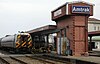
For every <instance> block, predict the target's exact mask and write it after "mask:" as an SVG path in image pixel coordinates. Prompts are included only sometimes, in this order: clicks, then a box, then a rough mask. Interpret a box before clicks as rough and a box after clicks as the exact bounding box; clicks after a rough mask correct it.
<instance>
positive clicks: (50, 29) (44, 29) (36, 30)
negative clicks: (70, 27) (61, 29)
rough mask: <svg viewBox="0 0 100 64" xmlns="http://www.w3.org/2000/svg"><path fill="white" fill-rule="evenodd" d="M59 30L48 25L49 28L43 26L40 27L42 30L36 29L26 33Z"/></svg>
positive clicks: (54, 26)
mask: <svg viewBox="0 0 100 64" xmlns="http://www.w3.org/2000/svg"><path fill="white" fill-rule="evenodd" d="M56 28H57V26H56V25H47V26H43V27H40V28H36V29H33V30H29V31H26V32H27V33H31V34H32V33H34V34H36V33H38V34H39V33H43V32H44V33H46V32H50V31H52V30H55V29H56Z"/></svg>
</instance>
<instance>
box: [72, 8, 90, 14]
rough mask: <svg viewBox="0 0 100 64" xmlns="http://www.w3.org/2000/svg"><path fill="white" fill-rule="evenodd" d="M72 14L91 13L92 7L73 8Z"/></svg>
mask: <svg viewBox="0 0 100 64" xmlns="http://www.w3.org/2000/svg"><path fill="white" fill-rule="evenodd" d="M72 13H85V14H89V13H90V6H72Z"/></svg>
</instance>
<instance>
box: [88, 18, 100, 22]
mask: <svg viewBox="0 0 100 64" xmlns="http://www.w3.org/2000/svg"><path fill="white" fill-rule="evenodd" d="M88 21H100V20H99V19H96V18H89V19H88Z"/></svg>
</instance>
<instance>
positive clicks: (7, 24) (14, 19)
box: [0, 0, 100, 37]
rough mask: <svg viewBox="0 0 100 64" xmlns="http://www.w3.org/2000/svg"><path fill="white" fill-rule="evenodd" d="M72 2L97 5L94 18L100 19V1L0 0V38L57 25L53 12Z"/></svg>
mask: <svg viewBox="0 0 100 64" xmlns="http://www.w3.org/2000/svg"><path fill="white" fill-rule="evenodd" d="M71 1H85V2H89V3H93V4H95V6H94V16H92V17H94V18H97V19H100V12H99V11H100V0H0V37H3V36H5V35H12V34H15V33H18V31H29V30H32V29H35V28H38V27H41V26H45V25H55V24H56V23H55V22H54V21H52V20H51V11H52V10H54V9H56V8H57V7H59V6H60V5H62V4H64V3H66V2H71Z"/></svg>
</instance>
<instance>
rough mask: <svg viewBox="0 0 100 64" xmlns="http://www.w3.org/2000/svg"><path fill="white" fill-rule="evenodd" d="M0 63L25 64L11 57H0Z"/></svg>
mask: <svg viewBox="0 0 100 64" xmlns="http://www.w3.org/2000/svg"><path fill="white" fill-rule="evenodd" d="M0 61H1V62H0V64H27V63H25V62H23V61H21V60H18V59H14V58H11V57H0Z"/></svg>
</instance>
